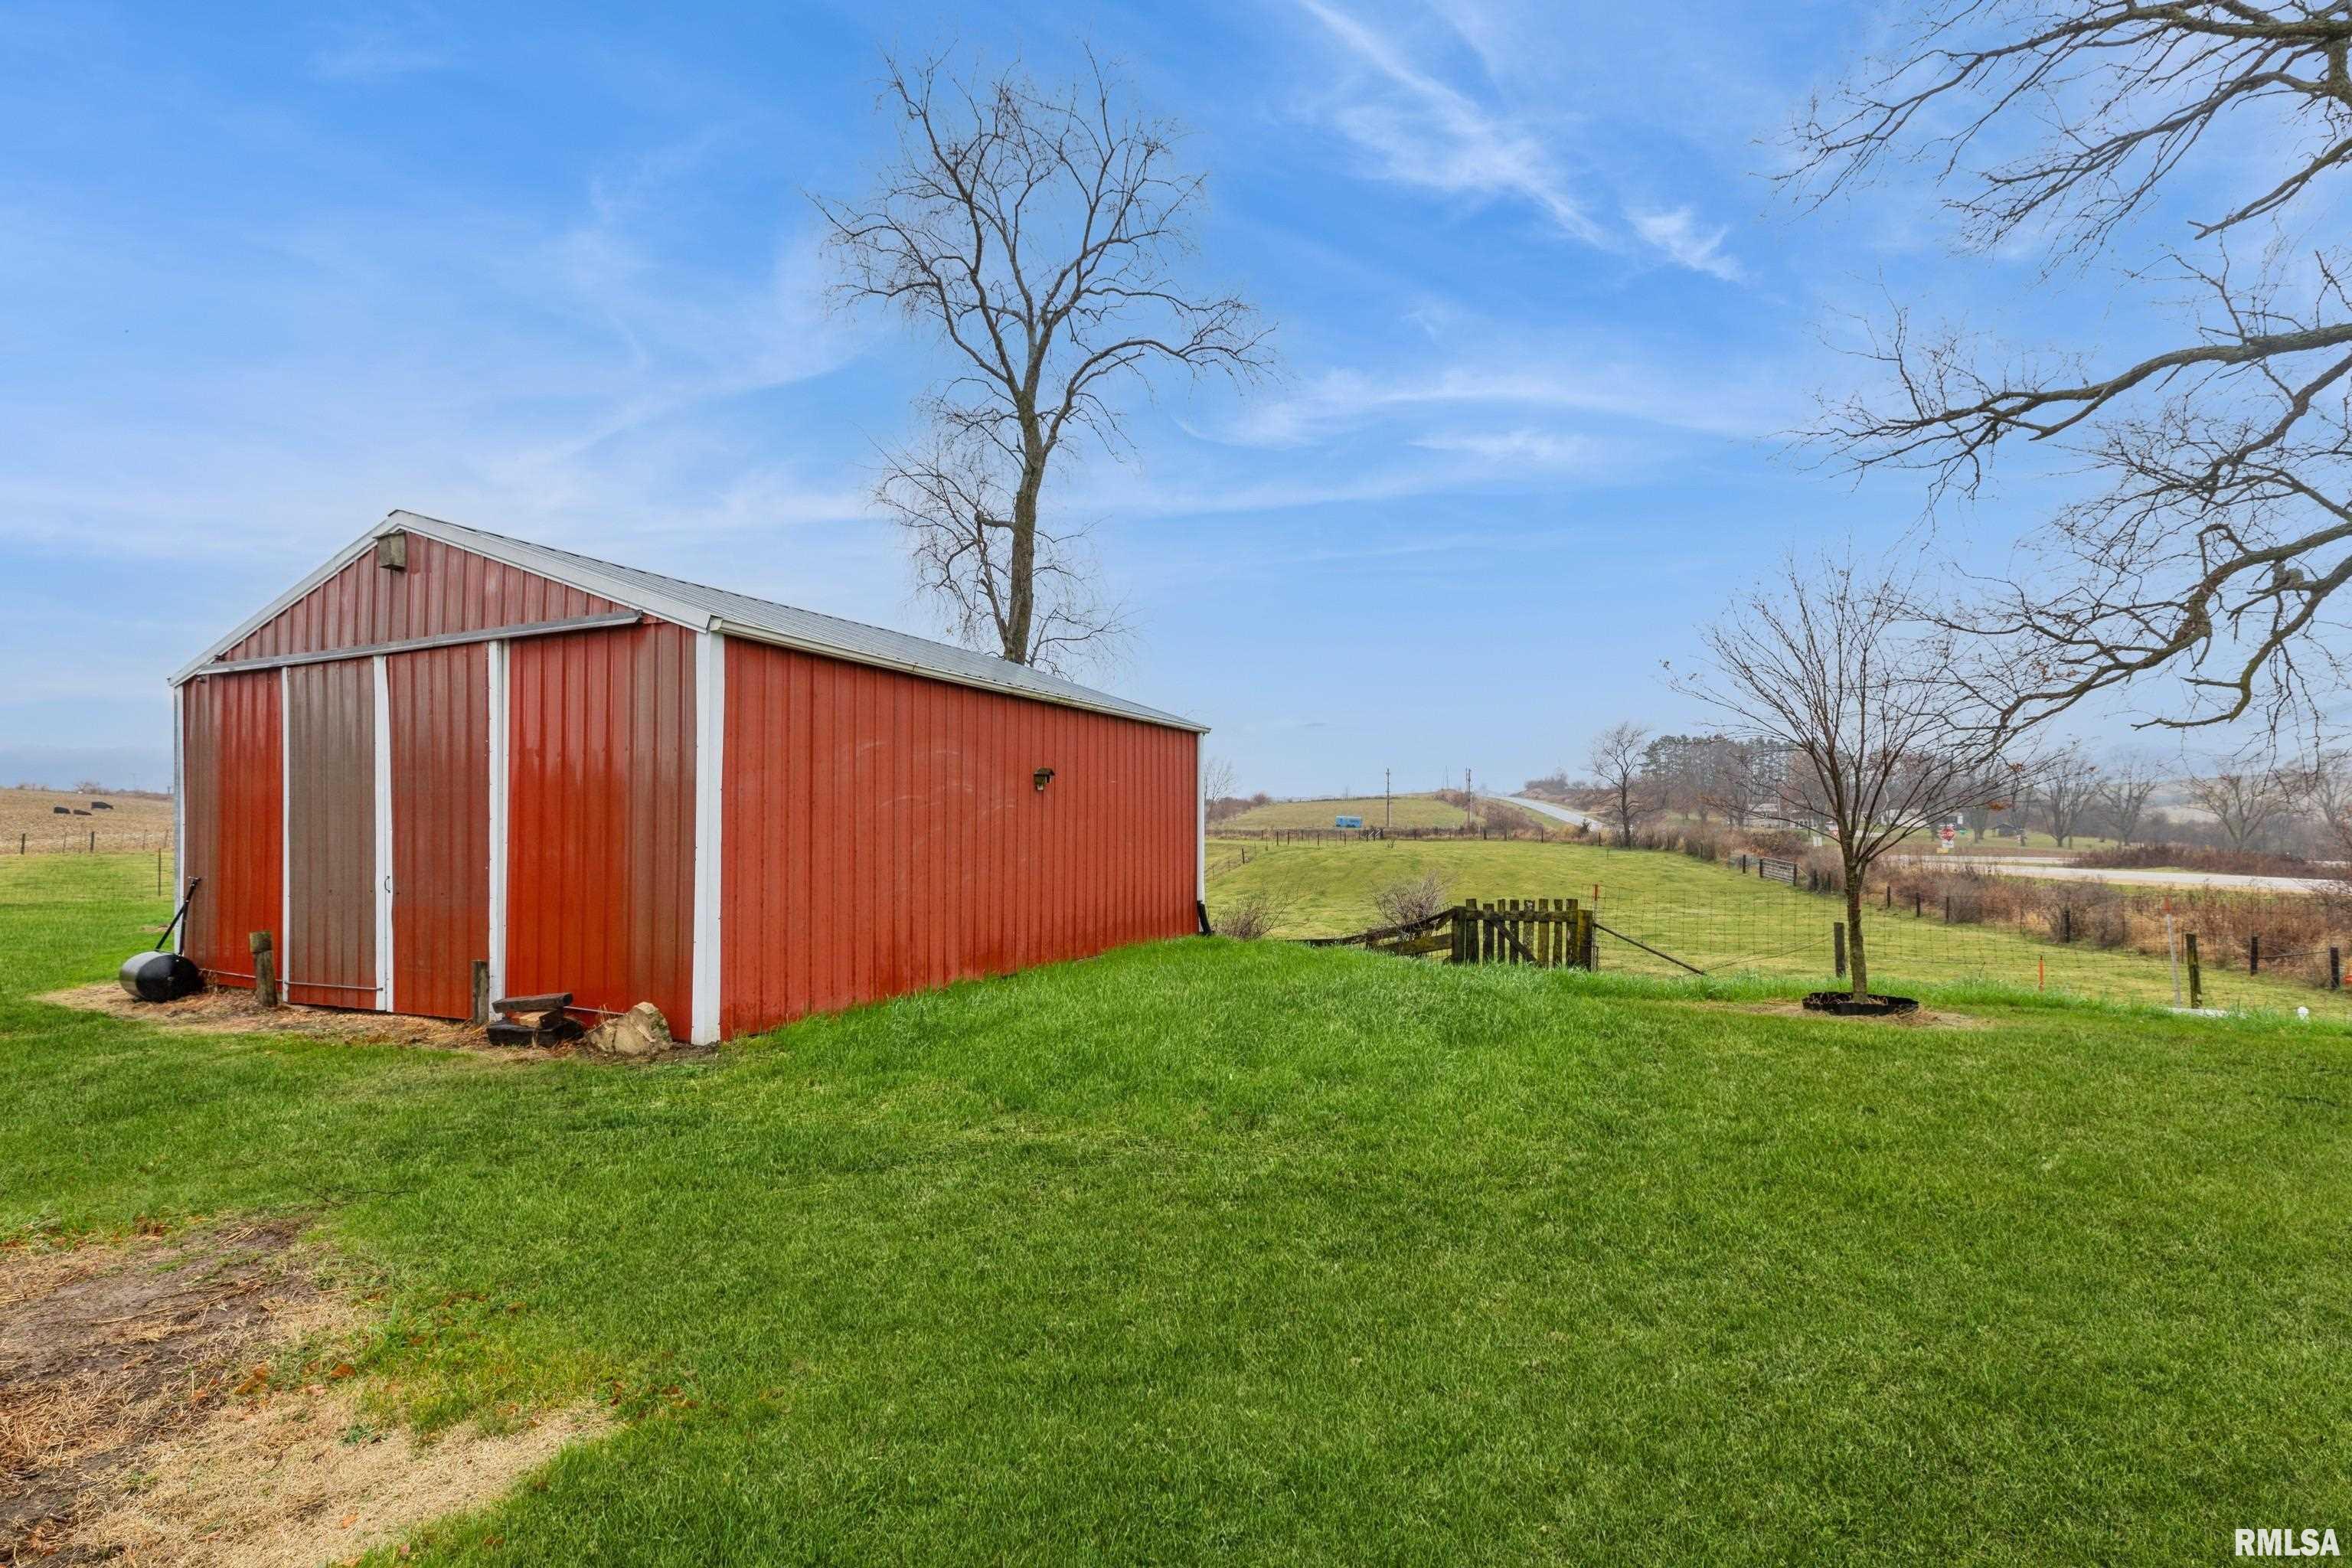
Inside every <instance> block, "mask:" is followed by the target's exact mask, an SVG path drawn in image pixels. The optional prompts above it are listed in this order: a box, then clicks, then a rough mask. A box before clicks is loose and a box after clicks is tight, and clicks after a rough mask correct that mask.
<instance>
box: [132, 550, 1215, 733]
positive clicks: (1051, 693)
mask: <svg viewBox="0 0 2352 1568" xmlns="http://www.w3.org/2000/svg"><path fill="white" fill-rule="evenodd" d="M403 530H406V531H413V532H416V533H421V534H424V535H425V537H427V538H430V539H437V540H440V541H441V542H444V543H446V544H453V545H456V546H457V548H458V549H461V550H470V551H472V552H475V553H477V554H479V555H483V556H487V557H488V558H489V559H491V560H493V561H503V562H505V563H507V564H508V565H509V566H514V567H518V568H520V570H522V571H526V572H535V573H538V574H540V575H541V576H544V577H550V578H552V579H554V580H555V581H557V582H559V583H567V584H571V585H572V586H573V587H577V588H581V589H583V590H585V591H586V592H589V593H592V594H596V595H602V596H603V597H604V598H607V599H611V600H613V601H614V603H616V604H621V605H628V606H630V607H631V608H633V609H638V610H643V611H645V612H646V613H647V614H649V615H655V616H660V617H662V618H663V619H665V620H670V621H676V622H677V623H678V624H680V625H682V626H693V627H695V628H696V629H697V630H700V631H719V632H726V633H728V634H730V635H732V636H737V637H748V638H750V639H751V640H753V641H756V642H769V643H775V644H779V645H781V646H782V647H794V648H800V649H802V650H803V651H805V652H809V653H815V654H822V655H824V656H826V657H827V658H843V659H848V660H850V661H851V662H853V663H856V664H870V665H877V666H879V667H881V668H886V669H903V670H908V671H910V672H912V673H914V674H918V675H924V676H929V677H931V678H932V679H939V680H948V681H953V682H954V683H956V684H957V685H959V686H976V687H981V688H983V689H987V690H992V691H1003V692H1009V693H1011V694H1013V696H1016V697H1029V698H1034V699H1037V700H1041V701H1045V702H1054V703H1059V704H1061V705H1063V706H1065V707H1071V708H1085V709H1089V710H1094V711H1096V712H1100V713H1112V714H1117V715H1118V716H1120V717H1122V718H1128V719H1138V720H1141V721H1144V722H1146V723H1150V724H1163V725H1167V726H1169V727H1171V728H1173V729H1179V730H1191V731H1197V732H1203V733H1205V732H1206V731H1207V728H1208V727H1207V726H1206V725H1204V724H1199V723H1196V722H1194V721H1192V720H1190V719H1186V718H1183V717H1181V715H1179V714H1174V713H1166V712H1162V711H1161V710H1159V709H1157V708H1147V707H1145V706H1144V705H1143V704H1142V703H1140V702H1130V701H1129V700H1127V699H1125V698H1123V697H1116V696H1113V695H1112V694H1111V693H1109V692H1108V691H1097V690H1095V689H1093V688H1091V687H1087V686H1080V685H1079V684H1078V683H1077V682H1076V681H1074V680H1065V679H1062V678H1061V677H1059V676H1056V675H1048V674H1046V673H1045V672H1044V671H1043V670H1037V669H1031V668H1028V667H1027V666H1025V665H1018V664H1013V663H1010V662H1008V661H1007V660H1004V659H1001V658H991V657H990V656H989V655H987V654H983V653H975V652H973V651H972V650H971V649H970V648H963V647H955V646H954V645H952V644H950V643H943V642H935V641H933V640H931V639H930V638H929V637H909V636H908V635H907V634H906V633H905V632H894V631H891V630H889V629H888V628H887V627H885V626H867V625H866V624H865V623H863V622H860V621H847V620H843V619H842V618H841V617H839V616H821V615H818V614H817V613H816V612H815V611H814V610H802V609H795V608H794V607H793V606H792V605H780V604H777V603H776V602H775V601H774V600H772V599H756V598H753V597H752V596H751V595H748V594H736V593H730V591H728V590H727V589H725V588H713V587H710V586H709V585H707V584H701V583H688V582H686V581H684V580H683V579H681V578H677V577H669V576H665V575H663V574H661V573H658V572H647V571H644V570H642V569H640V568H638V567H635V566H623V565H620V564H618V563H614V562H610V561H600V560H597V559H596V558H595V557H593V556H590V555H581V554H578V553H576V552H572V551H569V550H559V549H557V548H556V547H555V546H553V545H551V544H537V543H533V542H531V541H530V540H527V539H514V538H509V536H508V535H506V534H503V533H491V532H489V531H487V530H485V529H479V528H468V527H467V526H466V525H465V524H463V523H456V522H445V521H442V520H441V519H439V518H432V517H424V516H420V515H419V514H417V513H415V512H412V511H395V512H394V513H392V514H391V515H390V516H389V517H386V518H385V519H384V520H383V522H381V523H379V524H378V525H377V526H376V527H374V528H373V529H371V530H369V531H368V532H367V534H366V535H364V536H363V537H362V539H361V540H360V541H358V542H356V543H355V544H354V545H353V546H352V548H351V549H350V550H348V551H346V552H342V554H341V555H339V556H338V557H337V558H336V559H335V560H334V561H332V562H330V563H328V566H327V567H326V568H324V569H322V570H321V571H320V573H317V574H313V575H312V577H311V578H310V579H306V580H305V582H304V583H302V584H297V585H296V586H295V588H294V589H293V590H292V591H290V592H289V594H288V595H285V596H284V597H283V598H282V599H281V600H280V601H278V603H276V604H273V605H271V606H270V607H269V608H268V609H266V610H264V611H262V612H261V614H260V615H259V616H256V617H254V619H253V620H252V621H250V622H248V623H247V625H246V626H244V627H241V628H240V629H239V630H237V631H236V632H233V633H231V634H230V635H229V637H227V638H226V639H224V640H223V641H222V642H221V643H219V644H217V645H216V646H215V647H214V649H213V650H212V651H211V652H208V653H207V654H205V657H204V658H202V659H199V660H197V661H196V662H195V663H194V664H192V665H190V666H189V667H188V668H187V669H186V670H185V671H184V672H183V673H182V674H181V675H179V676H175V677H174V678H173V679H175V680H178V679H185V678H186V676H187V675H189V674H194V673H196V672H197V671H199V670H201V669H202V668H203V667H204V665H205V662H207V661H208V660H210V659H211V658H215V656H216V655H217V654H218V653H219V652H220V651H221V650H222V649H224V648H226V647H233V646H234V645H235V644H236V641H237V639H238V638H240V637H244V636H245V635H246V634H247V632H248V631H250V630H251V629H252V628H253V627H254V626H258V625H260V624H262V623H263V622H265V621H267V620H268V618H269V617H270V616H274V615H276V614H277V613H278V611H279V610H280V609H282V608H283V607H284V606H285V605H288V604H290V603H292V602H293V600H294V599H296V598H299V597H300V596H301V595H302V594H303V593H305V592H307V591H308V589H309V588H310V586H314V585H315V584H316V583H317V582H318V581H321V580H323V579H324V577H325V576H326V575H327V574H329V573H331V571H332V570H333V569H335V568H337V567H340V566H341V564H342V563H343V562H344V561H346V560H349V559H351V558H352V557H353V556H355V555H356V554H357V553H358V552H360V551H362V550H364V549H366V548H369V547H370V545H371V543H372V542H373V540H374V539H375V538H376V537H377V536H378V535H381V534H385V533H393V532H398V531H403Z"/></svg>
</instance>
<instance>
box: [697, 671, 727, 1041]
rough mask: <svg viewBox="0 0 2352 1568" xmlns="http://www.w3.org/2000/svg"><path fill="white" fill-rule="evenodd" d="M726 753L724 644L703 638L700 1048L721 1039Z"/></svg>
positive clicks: (699, 805) (699, 761) (699, 763)
mask: <svg viewBox="0 0 2352 1568" xmlns="http://www.w3.org/2000/svg"><path fill="white" fill-rule="evenodd" d="M726 751H727V638H726V637H724V636H722V635H720V634H719V633H718V632H703V633H700V634H698V636H697V637H695V639H694V962H693V970H694V998H693V1002H692V1004H691V1005H692V1007H693V1009H694V1017H693V1019H692V1021H691V1023H690V1025H689V1026H688V1039H689V1040H690V1041H691V1042H692V1043H693V1044H695V1045H698V1046H708V1045H713V1044H716V1043H717V1042H718V1039H719V975H720V973H721V972H722V969H723V966H722V965H721V963H719V956H720V948H719V944H720V942H721V934H720V930H719V915H720V908H721V905H720V897H719V896H720V894H721V892H722V891H723V888H722V885H721V883H722V879H723V877H724V876H725V870H724V868H725V865H726V861H725V858H723V856H722V855H721V854H720V837H721V830H722V828H723V826H724V813H725V810H726V788H727V758H726Z"/></svg>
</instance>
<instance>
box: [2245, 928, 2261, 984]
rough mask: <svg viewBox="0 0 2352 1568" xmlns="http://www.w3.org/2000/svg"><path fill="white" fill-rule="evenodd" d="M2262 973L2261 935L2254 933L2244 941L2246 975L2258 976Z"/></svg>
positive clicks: (2257, 932) (2258, 932)
mask: <svg viewBox="0 0 2352 1568" xmlns="http://www.w3.org/2000/svg"><path fill="white" fill-rule="evenodd" d="M2262 972H2263V933H2262V932H2260V931H2256V932H2255V933H2254V934H2253V935H2252V936H2250V937H2248V938H2247V939H2246V973H2249V974H2260V973H2262Z"/></svg>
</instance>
